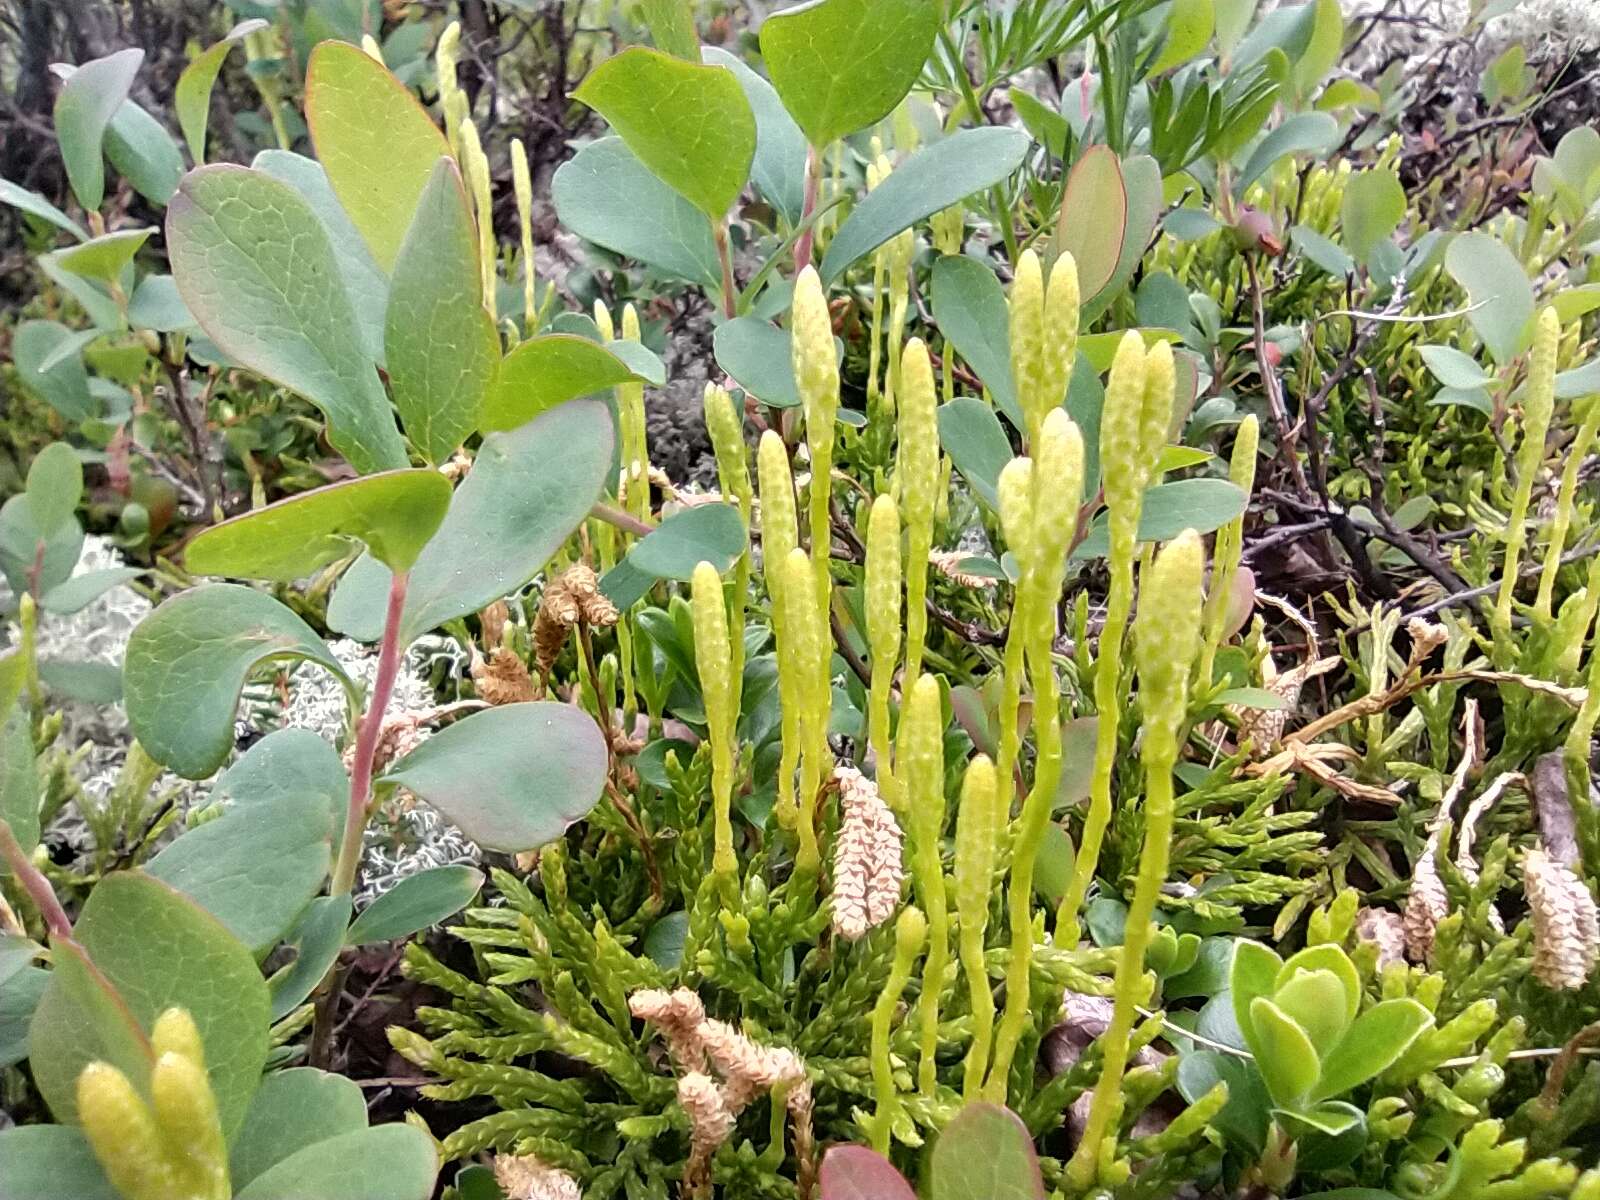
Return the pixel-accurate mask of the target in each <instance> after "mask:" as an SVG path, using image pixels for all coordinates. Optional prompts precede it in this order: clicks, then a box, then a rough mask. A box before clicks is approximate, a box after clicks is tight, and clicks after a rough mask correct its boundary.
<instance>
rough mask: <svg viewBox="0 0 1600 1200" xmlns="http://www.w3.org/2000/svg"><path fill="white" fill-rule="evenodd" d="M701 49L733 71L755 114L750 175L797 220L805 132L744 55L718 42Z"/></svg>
mask: <svg viewBox="0 0 1600 1200" xmlns="http://www.w3.org/2000/svg"><path fill="white" fill-rule="evenodd" d="M700 53H701V56H702V57H703V58H704V60H705V61H706V62H708V63H711V64H713V65H715V66H719V67H726V68H727V69H728V70H730V71H732V72H733V77H734V78H735V79H737V80H738V81H739V86H740V87H742V88H743V89H744V98H745V99H746V100H748V101H749V102H750V110H751V111H752V112H753V113H754V114H755V118H756V156H755V159H754V161H752V162H751V164H750V178H751V179H752V180H753V181H754V182H755V185H756V188H757V190H759V191H760V192H761V194H762V195H763V196H765V197H766V198H767V201H768V203H770V204H771V205H772V206H773V207H774V208H776V209H777V210H778V211H779V212H780V213H782V214H783V216H784V218H785V219H786V220H787V221H788V222H789V223H790V224H791V225H797V224H799V222H800V217H801V214H802V212H803V211H804V209H805V186H806V135H805V134H804V133H802V132H801V131H800V126H798V125H796V124H795V122H794V118H793V117H791V116H790V115H789V110H788V109H786V108H784V106H783V101H782V100H781V99H779V98H778V93H777V91H776V90H774V88H773V86H772V85H771V84H770V83H768V82H767V81H766V79H764V78H763V77H762V76H760V75H757V74H756V73H755V72H754V71H753V70H751V69H750V67H748V66H747V65H745V62H744V60H743V59H741V58H739V57H737V56H736V55H732V54H729V53H728V52H727V51H726V50H724V49H723V48H722V47H721V46H706V47H703V48H702V49H701V51H700Z"/></svg>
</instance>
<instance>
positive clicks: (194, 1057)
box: [150, 1008, 206, 1067]
mask: <svg viewBox="0 0 1600 1200" xmlns="http://www.w3.org/2000/svg"><path fill="white" fill-rule="evenodd" d="M150 1049H151V1050H152V1051H153V1052H154V1054H155V1055H156V1057H157V1058H159V1057H161V1055H163V1054H181V1055H183V1057H185V1058H187V1059H188V1060H189V1061H190V1062H193V1063H195V1064H196V1065H197V1066H200V1067H204V1066H205V1065H206V1051H205V1045H204V1043H203V1042H202V1041H201V1040H200V1030H199V1029H198V1028H197V1027H196V1026H195V1023H194V1018H193V1017H191V1016H190V1015H189V1014H188V1012H187V1011H185V1010H184V1009H181V1008H169V1009H167V1011H166V1012H164V1013H162V1014H161V1015H160V1016H159V1017H157V1018H156V1023H155V1026H154V1028H152V1029H151V1031H150Z"/></svg>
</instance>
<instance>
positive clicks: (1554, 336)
mask: <svg viewBox="0 0 1600 1200" xmlns="http://www.w3.org/2000/svg"><path fill="white" fill-rule="evenodd" d="M1560 338H1561V320H1560V318H1559V317H1557V316H1556V311H1555V309H1553V308H1546V309H1544V310H1543V311H1541V312H1540V313H1539V318H1538V324H1537V326H1536V327H1535V330H1534V335H1533V349H1532V351H1531V352H1530V353H1529V355H1528V384H1527V392H1526V399H1525V400H1524V402H1523V405H1522V441H1521V442H1520V443H1519V444H1518V446H1517V490H1516V491H1515V492H1513V493H1512V497H1511V512H1510V514H1509V516H1508V517H1507V521H1506V556H1505V562H1504V564H1503V565H1502V566H1501V568H1500V592H1499V595H1498V596H1497V597H1496V598H1495V606H1494V614H1493V622H1492V623H1493V629H1494V634H1495V646H1496V650H1497V651H1498V652H1499V653H1500V656H1501V657H1502V659H1504V656H1506V655H1509V654H1510V653H1511V642H1510V634H1511V602H1512V600H1513V598H1514V597H1515V595H1516V590H1517V567H1518V565H1519V564H1520V562H1521V560H1522V549H1523V547H1524V546H1525V545H1526V544H1527V538H1528V530H1527V522H1528V504H1529V502H1530V501H1531V500H1532V498H1533V480H1534V476H1535V475H1537V474H1538V472H1539V464H1540V463H1541V462H1543V461H1544V439H1545V435H1546V434H1547V433H1549V431H1550V416H1551V413H1552V412H1553V410H1554V407H1555V378H1556V346H1557V343H1558V342H1559V341H1560ZM1506 661H1508V660H1506ZM1498 665H1501V666H1504V665H1505V661H1502V662H1501V663H1499V664H1498Z"/></svg>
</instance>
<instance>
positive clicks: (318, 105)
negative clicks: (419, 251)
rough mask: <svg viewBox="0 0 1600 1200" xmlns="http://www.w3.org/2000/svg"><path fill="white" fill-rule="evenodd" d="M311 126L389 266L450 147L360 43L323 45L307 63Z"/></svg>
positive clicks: (347, 203) (320, 151)
mask: <svg viewBox="0 0 1600 1200" xmlns="http://www.w3.org/2000/svg"><path fill="white" fill-rule="evenodd" d="M306 124H307V125H308V126H310V128H311V141H312V143H313V144H314V145H315V146H316V148H317V158H318V159H319V160H320V161H321V163H322V166H323V168H324V169H325V170H326V171H327V173H328V182H329V183H331V184H332V185H333V190H334V193H335V194H336V195H337V196H338V197H339V203H340V204H342V205H343V206H344V210H345V212H347V213H349V214H350V220H351V221H353V222H354V223H355V227H356V228H357V229H359V230H360V231H361V236H362V237H363V238H364V239H366V243H367V247H368V249H370V250H371V251H372V257H373V258H374V259H375V260H376V261H377V263H378V266H380V267H381V268H382V269H383V270H384V271H392V270H393V269H394V264H395V260H396V259H397V258H398V257H399V255H400V245H401V243H402V242H403V241H404V240H405V236H406V230H408V229H409V228H410V227H411V216H412V214H413V213H414V212H416V209H417V201H418V200H419V199H421V197H422V191H423V189H424V188H425V187H427V185H428V178H429V177H430V176H431V175H432V174H433V169H434V166H435V165H436V164H437V163H438V161H439V159H440V158H442V157H444V156H446V155H448V154H449V153H450V146H449V144H448V143H447V142H446V141H445V139H444V134H442V133H440V132H439V128H438V126H436V125H435V124H434V123H433V120H432V118H431V117H429V116H428V114H427V112H425V111H424V110H423V107H422V105H420V104H418V103H417V99H416V97H415V96H413V95H412V94H411V92H410V90H409V89H408V88H407V87H406V86H405V84H403V83H401V82H400V81H399V80H398V79H396V78H395V77H394V76H393V75H391V74H390V73H389V71H388V69H387V68H385V67H384V65H383V64H382V63H380V62H377V61H375V60H374V59H372V58H371V57H370V56H368V55H367V53H366V52H365V51H363V50H362V49H361V48H360V47H358V46H352V45H350V44H348V43H347V42H335V41H326V42H319V43H318V44H317V47H316V49H315V50H313V51H312V52H311V60H310V62H309V64H308V65H307V67H306Z"/></svg>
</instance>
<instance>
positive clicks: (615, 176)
mask: <svg viewBox="0 0 1600 1200" xmlns="http://www.w3.org/2000/svg"><path fill="white" fill-rule="evenodd" d="M550 195H551V199H552V201H553V202H554V203H555V206H556V215H557V216H558V217H560V219H561V223H562V224H563V225H564V226H566V227H567V228H568V229H570V230H572V232H573V233H575V234H577V235H578V236H579V237H581V238H586V239H588V240H589V241H591V242H593V243H595V245H597V246H604V247H605V248H606V249H607V250H614V251H615V252H616V253H618V254H622V255H626V256H627V257H628V258H636V259H638V260H639V261H640V262H642V263H647V264H649V265H650V266H652V267H655V268H657V269H658V270H661V271H664V272H665V273H667V274H668V275H671V276H672V277H674V278H677V279H686V280H689V281H690V282H692V283H698V284H703V285H705V286H707V287H712V288H720V287H721V286H722V268H721V266H720V265H719V264H718V260H717V247H716V243H715V242H714V241H712V238H711V222H710V221H708V220H707V219H706V215H705V214H704V213H703V212H701V211H700V210H699V209H698V208H696V207H695V206H694V205H693V204H690V203H689V201H687V200H685V199H684V198H683V197H682V196H680V195H678V193H677V192H675V191H673V190H672V189H671V188H669V187H668V186H667V185H666V184H664V183H662V182H661V181H660V180H659V179H657V178H656V177H655V176H654V175H652V174H651V173H650V169H649V168H648V167H646V166H645V165H644V164H643V163H642V162H640V161H639V160H638V159H637V158H635V157H634V155H633V151H631V150H629V149H628V147H627V146H626V145H625V144H624V143H623V141H622V139H621V138H619V137H607V138H600V139H599V140H598V141H594V142H590V143H589V144H588V145H587V146H585V147H584V148H583V149H582V150H579V151H578V153H577V154H575V155H573V156H572V158H571V159H570V160H569V161H567V162H565V163H562V164H561V166H560V167H558V168H557V169H556V173H555V175H554V176H553V177H552V179H551V181H550Z"/></svg>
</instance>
